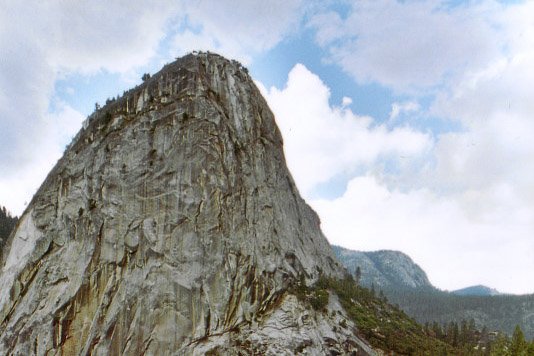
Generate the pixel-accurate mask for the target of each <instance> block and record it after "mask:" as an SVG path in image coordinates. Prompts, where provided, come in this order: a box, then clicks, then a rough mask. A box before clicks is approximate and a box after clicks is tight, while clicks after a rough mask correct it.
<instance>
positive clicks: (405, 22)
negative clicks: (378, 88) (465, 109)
mask: <svg viewBox="0 0 534 356" xmlns="http://www.w3.org/2000/svg"><path fill="white" fill-rule="evenodd" d="M501 10H502V8H501V7H500V6H499V5H498V3H495V2H492V1H484V2H470V3H468V4H466V5H458V6H457V7H453V8H448V7H447V5H446V4H445V3H444V2H443V1H439V0H425V1H403V2H399V1H396V0H378V1H376V0H361V1H355V2H353V6H352V9H351V11H350V13H349V14H348V16H347V17H346V18H344V19H342V18H341V17H340V16H339V15H338V14H336V13H329V14H319V15H317V16H316V17H314V18H313V19H312V20H311V22H310V25H311V26H312V27H314V28H316V29H317V42H318V43H319V44H320V45H321V46H324V47H326V48H328V49H329V51H330V53H331V59H332V60H333V61H334V62H336V63H338V64H339V65H340V66H341V67H342V68H343V69H344V70H345V71H347V72H348V73H350V74H351V75H353V76H354V78H355V79H356V80H357V81H358V82H378V83H380V84H382V85H385V86H388V87H391V88H393V89H395V90H397V91H400V92H406V91H408V92H413V91H414V90H416V91H419V90H422V89H426V88H432V87H435V86H437V85H440V84H441V83H442V82H443V81H444V80H445V79H447V78H448V77H451V76H452V77H454V76H455V75H456V74H457V73H459V72H460V73H461V72H462V71H465V70H470V69H471V68H477V67H478V66H480V65H485V64H486V63H487V61H488V58H492V56H494V55H495V53H498V51H499V50H500V46H501V45H502V39H501V38H500V36H499V33H498V32H497V31H496V30H495V26H494V25H495V20H494V16H495V15H496V14H498V13H499V12H500V11H501ZM467 34H468V35H467Z"/></svg>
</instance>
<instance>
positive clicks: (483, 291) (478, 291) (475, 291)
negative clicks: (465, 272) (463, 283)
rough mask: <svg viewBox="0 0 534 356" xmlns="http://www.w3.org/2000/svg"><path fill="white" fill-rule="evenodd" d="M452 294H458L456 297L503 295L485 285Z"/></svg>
mask: <svg viewBox="0 0 534 356" xmlns="http://www.w3.org/2000/svg"><path fill="white" fill-rule="evenodd" d="M451 293H452V294H456V295H502V294H503V293H501V292H499V291H498V290H497V289H494V288H490V287H486V286H483V285H478V286H472V287H467V288H463V289H458V290H455V291H453V292H451Z"/></svg>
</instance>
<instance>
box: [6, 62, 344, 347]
mask: <svg viewBox="0 0 534 356" xmlns="http://www.w3.org/2000/svg"><path fill="white" fill-rule="evenodd" d="M0 268H1V270H0V285H1V286H2V291H1V292H0V313H1V314H0V323H1V324H0V325H1V326H0V354H14V355H17V354H18V355H32V354H37V355H50V354H63V355H103V354H114V355H115V354H125V355H144V354H146V355H174V354H176V355H178V354H202V353H203V352H205V351H206V350H205V347H207V346H206V345H207V342H208V341H210V340H215V341H216V340H219V339H218V338H223V337H224V335H227V334H228V333H230V332H237V331H236V330H238V328H239V326H245V325H253V324H254V323H258V322H259V321H261V320H262V318H263V316H264V315H266V314H269V313H270V311H272V310H274V309H276V307H277V305H280V303H285V302H284V300H286V299H284V298H286V297H284V292H285V291H286V290H287V288H288V287H289V286H290V285H291V283H292V282H293V281H294V280H295V279H296V278H297V277H298V275H299V274H304V275H306V276H307V277H308V278H310V279H316V278H318V277H319V275H320V274H325V275H330V276H335V277H341V276H342V275H343V273H344V270H343V268H342V267H341V265H340V264H339V263H338V262H337V260H336V259H335V257H334V254H333V252H332V250H331V248H330V246H329V244H328V242H327V241H326V239H325V238H324V236H323V235H322V233H321V231H320V228H319V219H318V217H317V216H316V214H315V213H314V212H313V211H312V210H311V209H310V208H309V207H308V206H307V205H306V204H305V202H304V201H303V200H302V198H301V197H300V196H299V194H298V191H297V189H296V187H295V184H294V182H293V179H292V178H291V175H290V174H289V172H288V170H287V167H286V164H285V159H284V155H283V150H282V137H281V135H280V132H279V130H278V128H277V127H276V124H275V122H274V117H273V114H272V113H271V111H270V110H269V108H268V106H267V104H266V103H265V101H264V99H263V98H262V96H261V94H260V93H259V91H258V89H257V88H256V87H255V85H254V84H253V81H252V80H251V78H250V77H249V76H248V74H247V71H246V69H244V68H243V67H242V66H241V65H240V64H239V63H238V62H235V61H228V60H226V59H224V58H222V57H220V56H218V55H215V54H209V53H208V54H206V53H201V54H197V55H194V54H191V55H187V56H185V57H183V58H181V59H178V60H177V61H176V62H174V63H172V64H169V65H167V66H165V67H164V68H163V69H162V70H161V71H160V72H159V73H157V74H155V75H154V76H152V78H150V79H148V80H147V81H145V82H144V83H143V84H142V85H140V86H139V87H136V88H134V89H132V90H130V91H128V92H125V93H124V95H123V96H122V97H120V98H118V99H116V100H114V101H111V102H110V103H108V104H107V105H106V106H104V107H103V108H102V109H100V110H98V111H96V112H95V113H93V114H92V115H91V116H89V117H88V119H87V120H86V122H85V123H84V125H83V128H82V129H81V131H80V132H79V133H78V134H77V136H76V137H75V138H74V140H73V142H72V143H71V144H70V145H69V147H68V148H67V150H66V152H65V154H64V156H63V157H62V158H61V159H60V160H59V162H58V163H57V165H56V166H55V167H54V168H53V170H52V171H51V172H50V174H49V175H48V177H47V178H46V180H45V182H44V183H43V184H42V186H41V188H40V189H39V191H38V192H37V194H36V195H35V197H34V198H33V200H32V202H31V203H30V204H29V206H28V208H27V210H26V211H25V213H24V215H23V217H22V219H21V222H20V224H19V226H18V229H17V230H16V232H14V233H13V234H12V235H11V237H10V240H8V241H7V243H6V248H5V252H4V255H3V256H2V259H1V265H0ZM273 315H277V314H273ZM295 330H296V329H295ZM288 337H289V338H290V337H292V336H290V334H288ZM221 340H222V339H221ZM307 340H308V339H307ZM210 342H211V341H210ZM303 342H304V341H303ZM312 344H313V345H316V343H312V342H311V341H305V342H304V344H303V345H305V346H306V347H308V346H309V347H312ZM316 346H317V345H316ZM317 347H319V348H318V349H317V350H322V349H321V348H320V345H319V346H317ZM321 347H322V346H321ZM236 352H237V351H236ZM321 352H322V351H321Z"/></svg>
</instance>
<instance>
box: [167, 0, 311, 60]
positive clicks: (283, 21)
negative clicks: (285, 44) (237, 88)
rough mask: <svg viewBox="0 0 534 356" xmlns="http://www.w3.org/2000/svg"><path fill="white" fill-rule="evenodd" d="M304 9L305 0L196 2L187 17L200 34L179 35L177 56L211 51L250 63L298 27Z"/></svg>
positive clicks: (184, 32) (189, 31)
mask: <svg viewBox="0 0 534 356" xmlns="http://www.w3.org/2000/svg"><path fill="white" fill-rule="evenodd" d="M303 7H304V3H303V1H302V0H289V1H288V0H268V1H247V0H239V1H233V2H231V3H228V2H222V1H221V2H205V1H199V2H194V3H192V4H189V6H187V18H188V20H189V21H190V23H191V25H192V26H193V27H196V28H198V31H191V30H185V31H181V32H179V33H178V34H177V35H176V36H175V39H174V44H175V45H176V48H175V50H174V54H183V53H184V52H186V51H190V50H194V49H200V50H207V49H210V50H212V51H216V52H218V53H220V54H222V55H224V56H227V57H230V58H235V59H238V60H240V61H241V62H243V63H244V64H248V63H250V62H251V60H252V57H253V55H254V54H257V53H261V52H264V51H267V50H269V49H271V48H273V47H274V46H275V45H276V44H278V43H279V42H280V41H281V40H282V39H283V38H284V37H285V36H287V35H288V34H290V33H292V32H294V31H295V30H296V29H297V28H298V26H299V25H300V21H301V18H302V16H303Z"/></svg>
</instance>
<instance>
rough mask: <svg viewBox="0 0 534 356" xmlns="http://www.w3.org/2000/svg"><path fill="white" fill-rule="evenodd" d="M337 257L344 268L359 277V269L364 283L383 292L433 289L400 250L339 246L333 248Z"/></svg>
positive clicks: (425, 276)
mask: <svg viewBox="0 0 534 356" xmlns="http://www.w3.org/2000/svg"><path fill="white" fill-rule="evenodd" d="M332 247H333V249H334V252H335V253H336V256H337V258H338V259H339V260H340V261H341V263H343V265H344V266H345V267H347V269H348V270H349V271H350V272H351V273H352V274H353V275H356V270H357V268H358V267H360V270H361V272H362V275H361V282H360V283H361V284H362V285H363V286H367V287H371V285H374V286H375V287H376V288H380V289H392V288H415V289H423V290H426V289H434V287H433V286H432V284H431V283H430V281H429V280H428V277H427V275H426V273H425V271H423V270H422V269H421V267H419V266H418V265H417V264H415V263H414V262H413V261H412V259H411V258H410V257H409V256H408V255H406V254H404V253H402V252H399V251H390V250H382V251H374V252H361V251H352V250H348V249H345V248H343V247H339V246H332Z"/></svg>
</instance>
